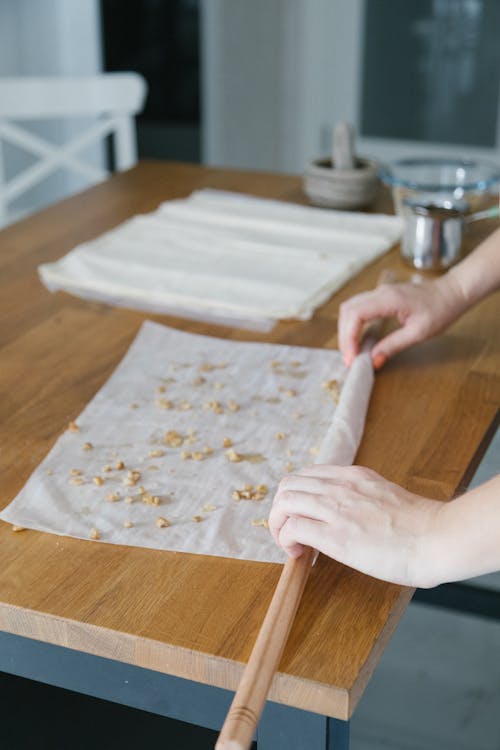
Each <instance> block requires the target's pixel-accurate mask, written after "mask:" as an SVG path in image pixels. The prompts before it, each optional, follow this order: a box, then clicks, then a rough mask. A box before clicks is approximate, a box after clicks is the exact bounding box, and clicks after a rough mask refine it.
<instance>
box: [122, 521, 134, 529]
mask: <svg viewBox="0 0 500 750" xmlns="http://www.w3.org/2000/svg"><path fill="white" fill-rule="evenodd" d="M133 525H134V524H133V523H132V521H124V522H123V526H124V528H126V529H131V528H132V526H133Z"/></svg>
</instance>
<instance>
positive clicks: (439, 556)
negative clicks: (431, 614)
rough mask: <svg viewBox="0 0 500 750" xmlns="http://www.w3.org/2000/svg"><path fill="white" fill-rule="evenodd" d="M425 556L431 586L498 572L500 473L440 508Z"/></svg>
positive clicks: (499, 553) (499, 556) (499, 564)
mask: <svg viewBox="0 0 500 750" xmlns="http://www.w3.org/2000/svg"><path fill="white" fill-rule="evenodd" d="M425 554H429V555H430V557H431V559H432V563H433V564H432V567H433V568H434V570H433V571H431V572H430V576H431V580H430V581H429V585H430V586H433V585H436V584H437V583H446V582H449V581H459V580H463V579H465V578H470V577H472V576H477V575H483V574H485V573H492V572H494V571H498V570H500V474H499V475H497V476H496V477H494V478H493V479H491V480H490V481H489V482H486V483H485V484H483V485H481V486H480V487H477V488H476V489H474V490H471V491H470V492H467V493H466V494H465V495H462V496H461V497H459V498H457V499H456V500H452V501H451V502H450V503H446V504H444V505H443V507H442V511H441V513H440V515H439V520H438V527H437V529H436V534H435V535H434V536H433V539H432V542H431V549H430V551H429V550H427V551H426V552H425ZM434 578H435V580H433V579H434Z"/></svg>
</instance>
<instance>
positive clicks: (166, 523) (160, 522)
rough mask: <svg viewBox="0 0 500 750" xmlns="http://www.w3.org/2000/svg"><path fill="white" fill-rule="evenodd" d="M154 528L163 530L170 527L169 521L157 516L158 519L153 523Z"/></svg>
mask: <svg viewBox="0 0 500 750" xmlns="http://www.w3.org/2000/svg"><path fill="white" fill-rule="evenodd" d="M155 524H156V526H158V528H159V529H165V528H167V526H170V521H169V520H167V519H166V518H163V516H158V518H157V519H156V521H155Z"/></svg>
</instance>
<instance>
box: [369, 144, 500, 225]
mask: <svg viewBox="0 0 500 750" xmlns="http://www.w3.org/2000/svg"><path fill="white" fill-rule="evenodd" d="M379 176H380V178H381V180H382V181H383V182H384V183H385V184H386V185H389V186H390V187H391V188H392V197H393V200H394V208H395V210H396V212H397V213H398V214H400V215H402V214H403V208H402V204H403V201H408V200H410V201H411V202H412V203H415V202H418V203H420V202H422V203H434V202H436V201H438V202H442V201H443V200H445V201H449V202H451V203H454V202H457V203H462V204H463V202H464V201H465V202H466V204H467V212H470V211H478V210H481V209H482V208H483V207H484V206H485V205H487V204H489V203H491V197H492V195H493V194H494V193H496V194H497V195H498V185H499V182H500V167H499V166H498V165H497V164H494V163H492V162H487V161H479V160H475V159H453V158H442V159H430V158H428V159H418V158H414V159H400V160H398V161H394V162H392V163H389V164H387V165H385V166H382V167H381V169H380V172H379Z"/></svg>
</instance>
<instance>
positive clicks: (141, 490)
mask: <svg viewBox="0 0 500 750" xmlns="http://www.w3.org/2000/svg"><path fill="white" fill-rule="evenodd" d="M137 492H138V493H139V495H144V494H145V493H146V488H145V487H143V486H142V484H141V485H140V486H139V487H138V488H137Z"/></svg>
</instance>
